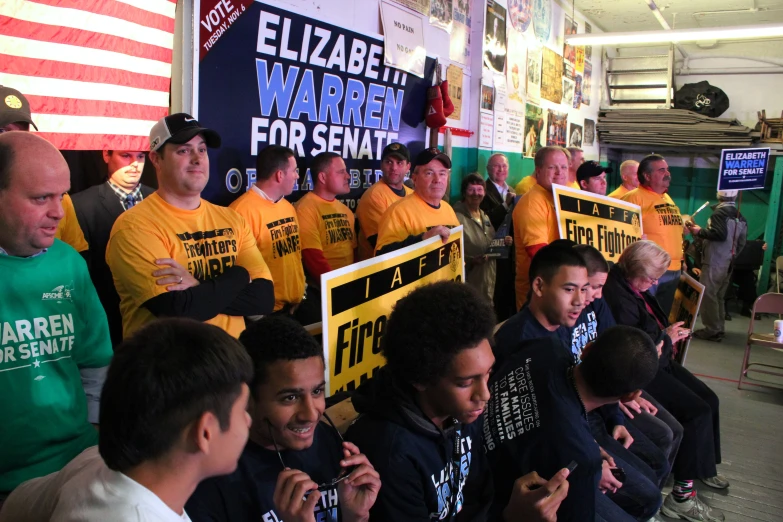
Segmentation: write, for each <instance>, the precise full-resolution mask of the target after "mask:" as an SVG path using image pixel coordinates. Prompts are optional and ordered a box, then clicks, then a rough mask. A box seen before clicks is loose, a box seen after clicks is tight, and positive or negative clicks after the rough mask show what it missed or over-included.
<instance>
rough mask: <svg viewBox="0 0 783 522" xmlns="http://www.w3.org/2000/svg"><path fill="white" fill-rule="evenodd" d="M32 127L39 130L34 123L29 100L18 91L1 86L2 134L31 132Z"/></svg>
mask: <svg viewBox="0 0 783 522" xmlns="http://www.w3.org/2000/svg"><path fill="white" fill-rule="evenodd" d="M30 125H32V126H33V127H35V130H38V127H37V126H36V125H35V123H33V117H32V115H31V114H30V102H28V101H27V98H25V97H24V95H23V94H22V93H21V92H19V91H17V90H16V89H12V88H10V87H6V86H4V85H0V133H2V132H8V131H29V130H30Z"/></svg>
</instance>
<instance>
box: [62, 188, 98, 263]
mask: <svg viewBox="0 0 783 522" xmlns="http://www.w3.org/2000/svg"><path fill="white" fill-rule="evenodd" d="M63 210H64V211H65V215H64V216H63V218H62V219H61V220H60V223H59V224H58V225H57V232H56V233H55V235H54V237H56V238H57V239H59V240H60V241H64V242H65V243H68V244H69V245H71V246H72V247H73V248H74V250H76V251H77V252H84V251H85V250H89V248H90V246H89V245H88V244H87V240H86V239H84V232H82V229H81V228H80V227H79V220H78V219H77V218H76V210H74V208H73V200H72V199H71V196H69V195H68V194H65V195H64V196H63Z"/></svg>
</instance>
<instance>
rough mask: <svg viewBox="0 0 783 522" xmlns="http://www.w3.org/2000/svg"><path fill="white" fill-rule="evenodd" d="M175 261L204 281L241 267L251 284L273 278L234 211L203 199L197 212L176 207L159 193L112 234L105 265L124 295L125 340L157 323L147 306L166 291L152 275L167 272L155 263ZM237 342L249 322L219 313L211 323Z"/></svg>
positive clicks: (120, 220) (119, 221)
mask: <svg viewBox="0 0 783 522" xmlns="http://www.w3.org/2000/svg"><path fill="white" fill-rule="evenodd" d="M163 258H171V259H174V260H175V261H176V262H177V263H179V264H180V265H182V266H184V267H185V268H187V270H188V272H190V274H191V275H193V277H195V278H196V279H199V280H202V281H203V280H206V279H212V278H214V277H217V276H219V275H220V274H222V273H223V270H224V269H226V268H228V267H231V266H234V265H239V266H242V267H244V268H245V269H247V271H248V273H249V274H250V278H251V279H269V280H271V279H272V275H271V274H270V272H269V268H268V267H267V265H266V263H265V262H264V258H263V257H261V252H260V251H259V250H258V248H257V247H256V241H255V239H254V238H253V234H252V233H251V232H250V227H248V226H247V223H246V222H245V220H244V219H243V218H242V217H241V216H240V215H239V214H237V213H236V212H235V211H233V210H231V209H229V208H225V207H219V206H217V205H213V204H212V203H209V202H208V201H205V200H203V199H202V200H201V205H200V206H199V207H198V208H197V209H195V210H183V209H181V208H177V207H175V206H172V205H170V204H168V203H166V201H164V200H163V198H161V197H160V196H159V195H158V193H157V192H155V193H154V194H152V195H151V196H149V197H146V198H144V200H143V201H142V202H141V203H139V204H137V205H135V206H134V207H133V208H131V209H129V210H127V211H125V212H123V213H122V214H120V217H118V218H117V221H115V222H114V226H113V227H112V229H111V236H110V237H109V243H108V245H107V247H106V262H107V263H108V264H109V268H111V272H112V276H113V277H114V286H115V287H116V288H117V293H118V294H119V296H120V313H122V331H123V336H124V337H128V336H129V335H131V334H133V333H134V332H135V331H136V330H138V329H139V328H141V327H142V326H144V325H145V324H147V323H149V322H150V321H152V320H154V319H155V316H154V315H153V314H152V312H150V311H149V310H147V309H146V308H145V307H144V303H146V302H147V301H149V300H150V299H152V298H153V297H155V296H157V295H160V294H162V293H164V292H167V290H166V286H165V285H158V284H157V283H156V279H157V278H155V277H154V276H153V275H152V272H154V271H156V270H159V269H161V268H165V267H163V266H160V265H156V264H155V260H156V259H163ZM206 322H207V323H209V324H213V325H215V326H218V327H220V328H222V329H223V330H225V331H226V332H228V333H229V334H231V335H233V336H234V337H238V336H239V334H240V333H242V331H243V330H244V329H245V319H244V318H243V317H239V316H232V315H225V314H218V315H216V316H215V317H213V318H212V319H209V320H208V321H206Z"/></svg>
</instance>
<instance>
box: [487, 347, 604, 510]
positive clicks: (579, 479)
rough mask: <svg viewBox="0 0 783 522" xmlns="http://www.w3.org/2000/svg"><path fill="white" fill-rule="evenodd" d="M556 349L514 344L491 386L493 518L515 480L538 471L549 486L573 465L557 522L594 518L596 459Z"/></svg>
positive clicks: (598, 474)
mask: <svg viewBox="0 0 783 522" xmlns="http://www.w3.org/2000/svg"><path fill="white" fill-rule="evenodd" d="M557 343H559V340H558V339H557V338H553V337H551V336H550V337H546V338H538V339H533V340H530V341H525V342H523V343H521V344H518V345H517V347H516V349H515V350H513V353H512V354H511V355H510V356H509V357H508V358H507V359H506V360H505V362H504V363H503V364H502V365H501V366H500V367H498V369H497V370H496V371H495V374H494V375H493V377H492V380H491V381H490V391H491V393H492V398H491V399H490V401H489V404H488V405H487V409H486V410H485V412H484V447H485V449H486V451H487V456H488V458H489V462H490V466H491V468H492V472H493V479H494V489H495V502H494V504H493V508H492V513H493V514H494V515H497V514H499V513H501V512H502V510H503V509H504V507H505V506H506V505H507V504H508V500H509V497H510V496H511V488H512V486H513V485H514V481H515V480H516V479H517V478H519V477H521V476H522V475H525V474H526V473H529V472H531V471H536V472H538V474H539V475H540V476H541V477H542V478H544V479H546V480H548V479H550V478H552V476H553V475H554V474H555V473H557V472H558V471H560V470H561V469H563V468H564V467H566V466H567V465H568V464H569V463H570V462H571V461H572V460H573V461H576V463H577V465H578V466H577V468H576V470H575V471H574V472H573V473H572V474H571V475H570V476H569V477H568V483H569V489H568V496H567V497H566V498H565V499H564V500H563V503H562V504H560V508H559V509H558V510H557V520H558V521H561V522H584V521H586V520H593V519H594V518H595V497H596V492H597V491H598V482H599V480H600V478H601V456H600V453H599V450H598V445H597V444H596V443H595V440H594V439H593V435H592V434H591V433H590V426H589V425H588V422H587V418H586V415H585V413H584V410H583V407H582V404H581V401H580V399H579V396H578V395H577V392H576V389H575V388H574V385H573V384H572V382H571V380H570V379H569V375H568V370H569V368H570V363H569V361H568V360H567V359H566V358H563V357H561V356H560V355H559V353H558V352H559V350H558V346H557Z"/></svg>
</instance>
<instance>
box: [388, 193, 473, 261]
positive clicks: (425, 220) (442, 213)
mask: <svg viewBox="0 0 783 522" xmlns="http://www.w3.org/2000/svg"><path fill="white" fill-rule="evenodd" d="M439 225H443V226H445V227H448V228H454V227H458V226H459V219H457V214H455V213H454V209H453V208H451V205H449V204H448V203H446V202H445V201H441V202H440V207H439V208H433V207H432V206H430V205H429V204H428V203H427V202H426V201H424V200H423V199H422V198H421V197H420V196H419V195H418V194H416V193H415V192H414V193H413V194H411V195H410V196H405V197H404V198H402V199H401V200H399V201H398V202H397V203H394V204H393V205H392V206H390V207H389V208H388V209H386V212H384V213H383V216H382V217H381V224H380V226H379V227H378V242H377V244H376V245H375V251H376V252H377V251H378V250H380V249H381V248H382V247H384V246H386V245H390V244H392V243H399V242H400V241H404V240H406V239H407V238H408V237H410V236H418V235H419V234H423V233H425V232H427V231H428V230H429V229H431V228H434V227H437V226H439Z"/></svg>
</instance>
